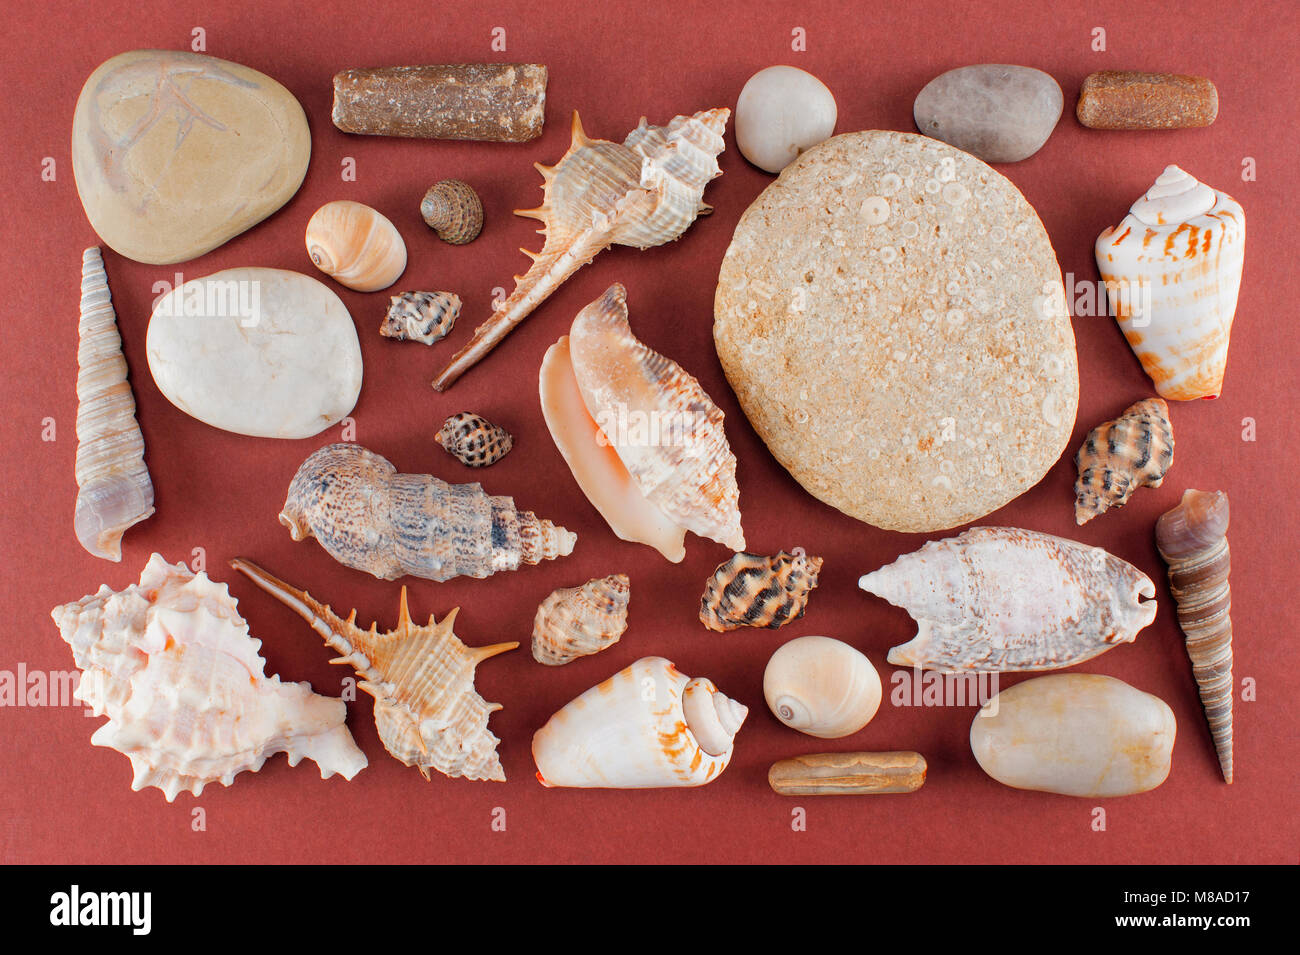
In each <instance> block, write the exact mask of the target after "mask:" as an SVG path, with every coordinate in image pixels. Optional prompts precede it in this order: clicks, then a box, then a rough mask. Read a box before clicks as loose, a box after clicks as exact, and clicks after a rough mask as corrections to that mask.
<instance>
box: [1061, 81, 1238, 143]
mask: <svg viewBox="0 0 1300 955" xmlns="http://www.w3.org/2000/svg"><path fill="white" fill-rule="evenodd" d="M1075 113H1076V115H1078V117H1079V122H1081V123H1083V125H1085V126H1087V127H1089V128H1091V129H1186V128H1190V127H1195V126H1209V125H1210V124H1211V123H1213V122H1214V119H1215V117H1216V116H1218V115H1219V91H1218V90H1217V89H1215V87H1214V84H1213V83H1212V82H1210V80H1208V79H1206V78H1205V77H1203V76H1180V75H1178V74H1177V73H1139V72H1136V71H1134V70H1102V71H1101V72H1100V73H1092V74H1090V75H1089V76H1088V77H1087V79H1085V80H1084V81H1083V87H1082V89H1080V90H1079V106H1078V108H1077V109H1076V110H1075Z"/></svg>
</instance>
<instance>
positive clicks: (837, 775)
mask: <svg viewBox="0 0 1300 955" xmlns="http://www.w3.org/2000/svg"><path fill="white" fill-rule="evenodd" d="M767 782H768V785H770V786H771V787H772V790H773V791H774V792H775V793H777V794H778V795H780V796H859V795H863V796H865V795H871V794H872V793H912V792H916V791H917V790H918V789H920V788H921V786H922V785H923V784H924V783H925V757H924V756H922V755H921V754H920V753H913V752H910V751H901V752H891V753H810V754H809V755H807V756H795V757H793V758H792V759H783V760H780V761H778V762H775V763H773V764H772V768H771V769H770V770H768V772H767Z"/></svg>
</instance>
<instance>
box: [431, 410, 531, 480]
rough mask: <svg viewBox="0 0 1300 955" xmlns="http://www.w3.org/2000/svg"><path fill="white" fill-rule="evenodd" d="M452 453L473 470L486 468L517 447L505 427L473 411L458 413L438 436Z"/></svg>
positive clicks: (445, 422)
mask: <svg viewBox="0 0 1300 955" xmlns="http://www.w3.org/2000/svg"><path fill="white" fill-rule="evenodd" d="M433 440H435V441H437V442H438V443H439V444H440V445H442V447H443V449H444V450H446V452H447V453H448V454H450V455H451V456H452V457H455V458H457V459H459V460H460V462H461V464H465V465H468V466H469V467H471V468H485V467H487V466H488V465H489V464H495V463H496V462H498V461H500V460H501V459H502V458H504V457H505V456H506V455H507V454H508V453H509V452H510V449H511V448H513V447H514V446H515V439H514V438H512V437H511V436H510V432H509V431H507V430H506V429H505V428H502V427H500V426H498V425H495V424H493V423H492V422H491V421H489V420H488V419H487V418H484V417H482V416H481V415H476V414H474V413H472V412H469V411H462V412H460V414H454V415H452V416H451V417H450V418H448V419H447V420H446V421H444V422H443V424H442V430H441V431H439V432H438V433H437V435H435V436H434V439H433Z"/></svg>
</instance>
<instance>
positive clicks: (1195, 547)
mask: <svg viewBox="0 0 1300 955" xmlns="http://www.w3.org/2000/svg"><path fill="white" fill-rule="evenodd" d="M1156 546H1157V548H1159V550H1160V556H1161V557H1163V558H1164V559H1165V563H1166V564H1168V565H1169V589H1170V590H1171V591H1172V592H1173V595H1174V602H1175V603H1176V604H1177V605H1178V626H1179V627H1181V628H1182V631H1183V635H1184V637H1185V638H1186V640H1187V655H1188V656H1189V657H1191V660H1192V673H1193V675H1194V676H1195V677H1196V686H1197V689H1198V690H1199V691H1200V695H1201V704H1202V705H1203V706H1204V707H1205V718H1206V720H1207V722H1208V723H1209V725H1210V736H1211V738H1213V740H1214V749H1215V752H1216V753H1217V754H1218V757H1219V768H1220V769H1221V770H1222V771H1223V779H1224V781H1225V782H1229V783H1230V782H1232V616H1231V611H1232V588H1231V587H1230V586H1229V584H1228V575H1229V573H1230V572H1231V570H1232V562H1231V558H1230V556H1229V553H1228V495H1227V494H1225V493H1224V492H1223V491H1195V490H1189V491H1186V492H1185V493H1184V494H1183V499H1182V501H1181V502H1180V503H1179V504H1178V506H1177V507H1175V508H1173V509H1172V510H1170V511H1168V512H1166V513H1165V514H1164V515H1162V516H1161V518H1160V519H1159V520H1158V521H1157V522H1156Z"/></svg>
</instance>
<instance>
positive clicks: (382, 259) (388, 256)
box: [306, 199, 406, 292]
mask: <svg viewBox="0 0 1300 955" xmlns="http://www.w3.org/2000/svg"><path fill="white" fill-rule="evenodd" d="M306 241H307V254H308V255H309V256H311V261H312V264H313V265H315V266H316V268H318V269H320V270H321V271H322V272H324V273H325V274H326V275H328V276H330V277H331V278H332V279H334V281H336V282H338V283H339V284H340V285H346V286H347V287H348V288H350V289H356V291H358V292H376V291H378V290H379V289H383V288H388V286H390V285H392V284H393V283H394V282H396V281H397V280H398V279H399V278H400V277H401V275H402V273H403V272H404V271H406V243H405V242H403V241H402V235H401V233H399V232H398V231H397V227H396V226H395V225H393V223H392V222H390V221H389V220H388V217H387V216H385V215H384V214H383V213H381V212H379V211H378V210H375V209H372V208H370V206H367V205H364V204H363V203H360V202H353V201H352V200H351V199H336V200H334V201H333V202H327V203H325V205H323V206H321V207H320V208H319V209H317V210H316V212H315V213H314V214H313V215H312V217H311V219H310V220H309V221H308V223H307V235H306Z"/></svg>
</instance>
